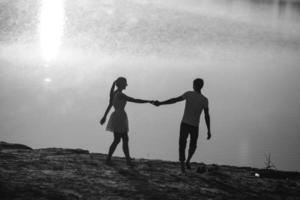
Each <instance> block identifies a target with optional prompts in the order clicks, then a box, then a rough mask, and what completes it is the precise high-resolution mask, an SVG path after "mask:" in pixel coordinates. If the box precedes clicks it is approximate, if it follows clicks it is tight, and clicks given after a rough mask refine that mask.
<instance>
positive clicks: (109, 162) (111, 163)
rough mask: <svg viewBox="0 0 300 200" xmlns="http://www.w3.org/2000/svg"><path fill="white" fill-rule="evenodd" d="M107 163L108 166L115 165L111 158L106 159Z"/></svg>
mask: <svg viewBox="0 0 300 200" xmlns="http://www.w3.org/2000/svg"><path fill="white" fill-rule="evenodd" d="M105 164H106V165H108V166H113V165H115V163H114V162H113V161H111V160H106V161H105Z"/></svg>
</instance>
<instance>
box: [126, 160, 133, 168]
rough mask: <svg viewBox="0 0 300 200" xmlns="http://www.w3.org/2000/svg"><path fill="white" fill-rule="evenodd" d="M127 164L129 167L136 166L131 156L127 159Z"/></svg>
mask: <svg viewBox="0 0 300 200" xmlns="http://www.w3.org/2000/svg"><path fill="white" fill-rule="evenodd" d="M126 164H127V165H128V166H129V167H134V164H133V162H132V159H131V158H130V159H127V160H126Z"/></svg>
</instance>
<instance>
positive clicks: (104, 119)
mask: <svg viewBox="0 0 300 200" xmlns="http://www.w3.org/2000/svg"><path fill="white" fill-rule="evenodd" d="M105 121H106V117H103V118H102V119H101V120H100V124H101V125H103V124H104V123H105Z"/></svg>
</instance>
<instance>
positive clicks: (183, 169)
mask: <svg viewBox="0 0 300 200" xmlns="http://www.w3.org/2000/svg"><path fill="white" fill-rule="evenodd" d="M180 167H181V172H182V173H185V165H184V162H180Z"/></svg>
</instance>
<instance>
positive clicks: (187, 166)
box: [185, 161, 192, 170]
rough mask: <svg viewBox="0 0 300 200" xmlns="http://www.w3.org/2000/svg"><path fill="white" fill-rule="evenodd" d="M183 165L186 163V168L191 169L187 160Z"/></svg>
mask: <svg viewBox="0 0 300 200" xmlns="http://www.w3.org/2000/svg"><path fill="white" fill-rule="evenodd" d="M185 165H186V168H187V169H189V170H191V169H192V168H191V163H190V162H189V161H187V162H186V163H185Z"/></svg>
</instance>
